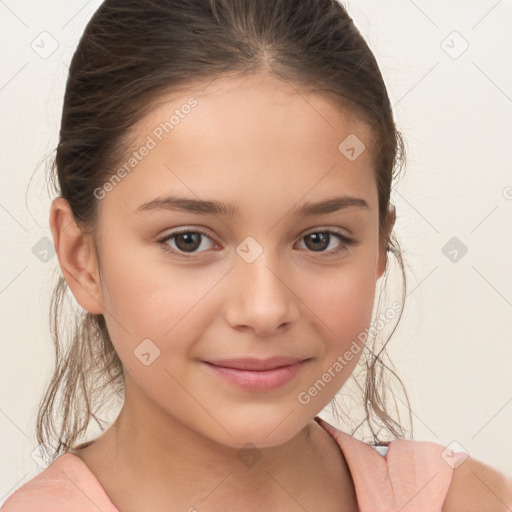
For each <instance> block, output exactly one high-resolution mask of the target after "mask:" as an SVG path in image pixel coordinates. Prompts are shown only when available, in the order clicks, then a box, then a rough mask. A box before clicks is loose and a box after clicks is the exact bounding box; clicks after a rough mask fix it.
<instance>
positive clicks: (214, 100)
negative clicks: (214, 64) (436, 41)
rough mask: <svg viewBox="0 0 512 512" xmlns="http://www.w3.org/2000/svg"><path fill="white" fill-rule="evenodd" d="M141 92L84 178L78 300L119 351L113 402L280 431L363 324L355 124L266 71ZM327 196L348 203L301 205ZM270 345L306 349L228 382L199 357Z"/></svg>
mask: <svg viewBox="0 0 512 512" xmlns="http://www.w3.org/2000/svg"><path fill="white" fill-rule="evenodd" d="M191 98H193V99H191ZM157 103H158V105H157V107H156V108H155V109H154V110H151V111H150V113H148V115H147V116H146V117H145V118H144V119H143V121H142V122H141V123H139V124H138V125H137V127H136V134H137V140H136V142H135V143H134V145H133V150H134V151H136V152H137V154H136V155H135V156H133V155H132V154H131V153H130V154H128V155H127V156H126V162H122V163H121V164H120V165H119V168H121V167H122V166H123V165H124V164H125V163H126V164H127V165H126V166H125V170H126V169H130V172H126V173H122V172H121V173H120V176H123V174H125V175H124V177H122V179H121V180H120V182H119V183H118V182H117V181H115V182H112V183H114V185H112V184H110V185H109V184H107V185H106V186H104V187H103V188H102V192H98V197H102V199H99V208H100V210H99V211H100V217H99V226H98V230H99V231H98V244H99V247H98V252H99V256H100V261H101V266H100V268H99V269H98V272H99V274H98V276H99V283H98V288H97V294H98V295H97V299H98V302H99V303H100V304H102V307H101V308H99V309H98V310H97V311H95V312H101V313H103V315H104V316H105V319H106V322H107V326H108V330H109V333H110V336H111V338H112V341H113V343H114V346H115V349H116V351H117V352H118V354H119V356H120V358H121V360H122V362H123V364H124V366H125V367H126V369H127V372H126V402H125V407H130V408H132V413H133V414H132V415H131V418H133V419H136V420H137V421H140V426H141V427H144V428H151V429H154V430H158V432H159V434H161V435H162V436H164V437H165V436H166V435H170V433H171V428H170V427H171V425H176V424H177V423H176V422H179V423H180V424H181V425H185V426H186V427H189V428H190V429H192V430H194V431H196V432H198V433H200V434H202V435H204V436H207V437H209V438H211V439H213V440H216V441H218V442H220V443H223V444H225V445H230V446H233V447H240V446H243V445H245V444H246V443H248V442H251V443H253V444H255V445H256V446H260V447H264V446H272V445H276V444H280V443H283V442H285V441H286V440H288V439H290V438H291V437H292V436H294V435H295V434H296V433H298V432H299V430H301V429H302V428H303V427H304V426H305V425H306V424H307V423H308V421H310V420H311V419H312V418H313V417H314V416H315V415H316V414H317V413H318V412H320V411H321V410H322V409H323V408H324V407H325V406H326V405H327V404H328V402H329V401H330V400H331V399H332V398H333V396H334V395H335V393H336V392H337V391H338V390H339V389H340V388H341V386H342V385H343V383H344V382H345V381H346V380H347V378H348V377H349V376H350V374H351V372H352V371H353V369H354V367H355V365H356V364H357V361H358V359H359V357H360V355H361V352H362V350H361V347H362V346H363V344H362V343H361V342H360V341H359V340H358V338H357V337H358V335H359V334H360V333H363V332H364V331H365V329H366V328H367V327H368V326H369V325H370V320H371V314H372V307H373V300H374V295H375V286H376V281H377V279H378V278H379V277H380V275H381V274H382V272H383V271H384V268H385V255H384V254H383V252H379V237H378V234H379V229H378V228H379V223H378V222H379V218H378V196H377V187H376V180H375V174H374V170H373V168H372V161H371V157H370V152H369V147H370V143H371V135H370V131H369V129H368V128H366V127H365V125H363V124H362V123H360V122H358V121H357V120H356V119H349V118H348V117H344V116H343V113H342V112H340V111H339V109H335V107H334V105H333V104H332V103H330V102H329V100H328V99H327V98H326V97H324V96H321V95H316V94H306V93H304V92H299V89H298V88H297V87H295V86H293V87H292V86H291V84H288V83H287V82H283V81H280V80H278V79H276V78H271V77H269V76H267V75H256V76H251V77H246V78H237V79H233V78H226V77H221V78H218V79H217V80H215V81H214V82H212V83H211V84H210V85H209V86H208V87H207V88H206V89H205V90H203V91H201V89H199V88H194V89H187V90H186V92H183V93H182V94H181V93H180V94H178V93H174V94H172V95H168V96H164V97H162V98H159V99H158V100H157ZM173 116H174V117H173ZM347 137H349V139H347ZM356 137H357V138H356ZM346 139H347V140H346ZM344 141H345V142H344ZM340 144H341V148H340ZM362 144H365V145H366V149H365V148H364V147H363V146H362ZM144 147H145V148H146V149H143V148H144ZM351 148H352V149H351ZM132 156H133V158H134V159H135V160H132V161H130V160H129V159H130V157H132ZM103 196H104V197H103ZM169 196H173V197H174V198H175V199H176V198H178V197H179V198H183V199H187V200H189V202H188V203H187V202H185V201H181V202H180V203H179V204H181V207H180V208H178V207H177V206H175V207H174V208H172V207H171V206H172V205H171V203H170V202H169V203H167V207H164V206H163V205H165V204H166V203H165V198H167V197H169ZM340 197H347V198H354V199H355V201H354V204H353V205H352V206H346V207H332V208H330V209H327V210H325V211H323V212H320V211H317V212H314V211H313V212H310V213H307V212H306V213H305V212H304V211H302V212H301V208H302V207H303V206H305V205H306V206H309V207H311V206H312V205H313V204H315V203H321V202H324V201H326V200H328V199H334V198H340ZM157 199H158V200H160V201H161V206H160V207H158V205H155V206H154V207H148V206H146V207H145V206H144V205H146V204H147V203H151V202H152V201H155V200H157ZM199 201H201V202H203V201H204V202H207V203H205V204H204V205H203V206H201V207H198V206H195V207H193V208H192V205H193V203H195V202H199ZM220 204H223V205H228V204H230V205H235V208H234V210H235V211H231V209H229V208H226V211H224V210H222V211H221V210H220V209H219V208H218V207H217V206H216V207H215V210H214V208H213V205H220ZM365 204H366V206H365ZM187 206H188V207H190V208H186V207H187ZM338 206H339V205H338ZM212 212H214V213H212ZM199 230H200V231H204V232H205V233H206V234H200V233H198V231H199ZM183 231H186V232H188V233H189V234H188V235H187V234H185V235H184V234H182V235H180V236H175V237H174V238H173V237H172V235H173V234H176V233H178V232H183ZM326 231H332V232H334V233H332V234H328V233H325V232H326ZM322 233H323V234H322ZM335 233H339V234H340V235H341V236H342V237H346V238H349V239H353V240H354V242H353V243H347V242H345V241H343V238H341V239H340V238H338V237H337V236H336V234H335ZM166 237H168V239H167V240H166V241H163V242H162V241H161V240H162V239H164V238H166ZM87 300H88V299H85V298H83V299H82V301H81V304H82V306H84V307H85V308H86V309H88V310H89V311H91V310H92V309H94V307H97V303H96V302H94V301H92V300H91V302H90V303H87ZM88 306H89V307H88ZM349 353H351V354H352V356H350V354H349ZM274 356H287V357H291V358H297V359H299V360H306V361H304V362H302V363H301V364H300V365H298V370H297V371H296V372H295V373H294V374H293V376H292V377H291V378H288V379H283V380H281V381H280V380H279V376H278V377H276V375H277V374H278V373H280V377H282V374H287V373H288V374H291V372H289V371H284V372H283V371H281V372H276V371H274V372H270V373H272V375H270V373H268V374H267V375H264V374H262V373H260V374H256V373H254V371H253V373H251V376H252V378H250V381H249V384H246V385H244V384H243V383H240V382H235V381H234V380H232V379H230V378H228V377H226V373H229V372H223V371H222V370H217V371H215V370H214V369H213V367H212V366H211V364H209V363H208V362H212V361H218V360H229V359H238V358H255V359H260V360H265V359H268V358H271V357H274ZM233 374H237V375H241V372H238V373H237V372H236V371H235V372H232V373H231V375H233ZM235 378H236V377H235ZM240 378H241V379H243V376H241V377H240ZM257 378H259V379H260V380H259V381H258V382H259V384H258V382H255V381H256V380H257ZM251 383H252V384H251Z"/></svg>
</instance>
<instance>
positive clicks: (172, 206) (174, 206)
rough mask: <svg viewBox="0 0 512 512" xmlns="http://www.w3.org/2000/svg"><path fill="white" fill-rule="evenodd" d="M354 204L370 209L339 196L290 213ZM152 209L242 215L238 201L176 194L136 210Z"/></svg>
mask: <svg viewBox="0 0 512 512" xmlns="http://www.w3.org/2000/svg"><path fill="white" fill-rule="evenodd" d="M353 206H356V207H360V208H365V209H369V206H368V203H367V202H366V201H365V200H364V199H362V198H359V197H352V196H338V197H332V198H329V199H325V200H323V201H318V202H314V203H312V202H310V201H308V202H306V203H304V204H302V205H298V206H295V207H294V208H292V210H291V211H290V212H289V213H291V214H292V215H298V216H310V215H321V214H326V213H332V212H336V211H338V210H343V209H346V208H350V207H353ZM151 210H172V211H184V212H188V213H198V214H202V215H226V216H230V217H239V216H240V206H239V205H238V204H236V203H229V202H228V203H223V202H221V201H216V200H200V199H193V198H186V197H178V196H176V195H171V196H167V197H158V198H156V199H153V200H152V201H149V202H147V203H143V204H141V205H140V206H138V207H137V208H136V210H135V211H136V213H142V212H146V211H151Z"/></svg>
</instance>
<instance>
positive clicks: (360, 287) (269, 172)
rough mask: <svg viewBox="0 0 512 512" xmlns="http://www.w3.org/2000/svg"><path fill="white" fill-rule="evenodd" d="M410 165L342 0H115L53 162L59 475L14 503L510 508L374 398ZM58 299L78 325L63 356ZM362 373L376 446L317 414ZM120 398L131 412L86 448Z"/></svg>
mask: <svg viewBox="0 0 512 512" xmlns="http://www.w3.org/2000/svg"><path fill="white" fill-rule="evenodd" d="M402 157H403V145H402V141H401V137H400V135H399V133H398V132H397V130H396V128H395V125H394V120H393V115H392V112H391V108H390V102H389V99H388V95H387V91H386V88H385V85H384V82H383V79H382V76H381V73H380V71H379V68H378V66H377V63H376V61H375V59H374V56H373V54H372V53H371V51H370V50H369V48H368V46H367V45H366V43H365V41H364V39H363V37H362V36H361V34H360V33H359V32H358V30H357V29H356V28H355V26H354V24H353V22H352V20H351V18H350V17H349V16H348V14H347V12H346V11H345V9H344V8H343V7H342V6H341V4H339V3H337V2H336V1H334V0H300V1H297V0H272V1H267V0H259V1H255V0H150V1H146V2H140V1H136V0H106V1H105V2H104V3H103V4H102V6H101V7H100V8H99V9H98V11H97V12H96V13H95V15H94V16H93V18H92V19H91V21H90V22H89V24H88V26H87V27H86V29H85V32H84V34H83V36H82V39H81V41H80V44H79V45H78V48H77V50H76V52H75V54H74V57H73V59H72V62H71V67H70V72H69V79H68V82H67V87H66V93H65V98H64V107H63V113H62V125H61V131H60V141H59V145H58V148H57V154H56V161H55V164H56V169H57V174H58V185H59V189H57V190H58V192H59V197H57V198H56V199H54V201H53V202H52V206H51V212H50V225H51V230H52V234H53V238H54V244H55V249H56V252H57V255H58V259H59V263H60V267H61V269H62V273H63V277H62V278H61V279H60V281H59V283H58V286H57V288H56V291H55V295H54V302H53V304H52V314H53V315H54V323H53V325H52V330H53V333H54V337H55V341H56V347H57V361H56V362H57V368H56V370H55V374H54V377H53V379H52V382H51V383H50V386H49V388H48V390H47V393H46V395H45V397H44V400H43V403H42V404H41V408H40V412H39V416H38V440H39V442H40V443H41V444H42V446H43V447H45V448H46V449H47V450H48V452H49V453H51V457H50V462H51V463H50V465H49V466H48V467H47V468H46V469H45V470H43V471H42V472H41V473H40V474H39V475H37V476H36V477H35V478H33V479H32V480H30V481H29V482H27V483H26V484H24V485H23V486H22V487H21V488H20V489H18V490H17V491H16V492H15V493H14V494H13V495H12V496H11V497H9V499H8V500H7V501H6V503H5V504H4V507H3V508H2V510H3V511H5V512H14V511H22V510H23V511H27V510H34V511H35V510H37V511H46V512H49V511H54V512H56V511H64V510H65V511H76V512H78V511H80V512H83V511H86V510H87V511H89V510H102V511H110V512H113V511H121V512H132V511H137V512H144V511H152V512H154V511H159V510H166V511H169V510H172V511H175V510H176V511H178V510H184V511H196V510H197V511H220V510H222V511H235V510H246V511H261V510H274V511H287V512H290V511H304V510H308V511H313V510H319V509H321V510H324V511H333V512H334V511H347V512H348V511H351V512H353V511H356V510H361V511H372V512H374V511H399V510H400V511H404V512H405V511H416V512H417V511H429V512H432V511H444V512H455V511H465V512H470V511H473V510H474V511H483V510H485V511H505V510H511V507H512V491H511V490H510V488H509V486H508V484H507V482H506V481H505V478H504V476H503V475H501V474H500V473H498V472H497V471H495V470H494V469H492V468H490V467H488V466H486V465H484V464H483V463H481V462H479V461H476V460H474V459H472V458H470V457H467V456H466V454H465V453H463V452H459V453H457V452H454V451H453V450H450V449H449V448H446V447H444V446H441V445H438V444H435V443H431V442H425V441H412V440H406V439H403V437H404V435H403V432H402V429H401V426H400V424H399V423H398V422H397V421H395V420H393V419H392V416H391V415H390V414H389V412H388V410H387V408H386V405H385V402H384V400H383V397H382V396H381V393H382V392H383V390H384V384H383V381H382V380H381V378H380V372H381V369H382V365H383V363H382V360H381V358H380V352H379V353H375V352H374V351H373V350H372V347H371V339H372V337H373V336H372V334H374V333H375V330H373V331H371V330H370V329H369V326H370V323H371V320H372V315H373V303H374V298H375V289H376V283H377V281H378V280H379V279H380V278H381V277H383V275H384V273H385V271H386V270H387V268H388V260H387V256H388V254H393V255H394V256H395V257H397V259H398V261H399V263H400V264H402V260H401V253H400V248H399V245H398V243H397V241H396V238H394V235H393V232H392V230H393V225H394V222H395V218H396V213H395V210H394V207H393V206H392V205H391V204H390V194H391V183H392V179H393V177H394V170H395V168H396V164H397V163H399V162H400V160H401V159H402ZM402 270H403V265H402ZM66 286H68V287H69V290H70V291H71V293H72V294H73V296H74V298H75V299H76V301H77V302H78V304H79V305H80V306H81V308H83V310H85V311H84V312H82V313H80V312H79V311H77V312H76V313H77V318H78V319H79V321H78V322H77V325H76V330H75V333H74V336H73V339H72V343H71V346H70V349H69V351H68V352H67V353H66V354H65V356H64V358H62V357H61V353H60V350H61V349H60V341H59V326H60V324H59V316H58V311H57V309H56V308H57V307H58V306H59V305H60V304H61V303H62V300H63V299H64V294H65V293H66V290H67V288H66ZM398 306H399V307H398V308H395V311H401V310H402V309H403V304H400V303H398ZM80 317H81V319H80ZM362 368H363V369H365V370H366V389H365V390H364V396H363V401H364V404H365V407H366V411H367V416H366V418H365V419H366V423H367V424H368V428H369V429H370V431H371V432H372V434H373V436H374V442H373V443H372V444H368V443H365V442H363V441H360V440H357V439H356V438H355V437H353V436H352V435H349V434H347V433H344V432H342V431H341V430H338V429H336V428H334V427H333V426H332V425H330V424H329V423H327V422H325V421H324V420H322V419H320V417H319V416H318V413H319V412H320V411H322V409H324V407H326V406H327V405H328V404H329V402H330V401H331V400H332V399H333V397H334V396H335V395H336V393H337V392H338V391H339V390H340V388H341V387H342V386H343V385H344V384H345V383H346V381H347V379H348V378H349V377H350V376H351V375H352V373H358V372H360V371H362V370H361V369H362ZM110 385H113V389H114V390H115V391H116V392H117V393H118V394H119V395H120V396H122V398H123V405H122V409H121V411H120V413H119V415H118V416H117V418H116V419H115V421H114V423H113V424H112V425H110V427H109V428H108V429H107V430H105V431H104V432H103V433H102V435H100V436H99V437H98V438H97V439H95V440H92V441H89V442H86V443H83V444H81V445H77V444H76V442H75V441H76V440H77V439H78V437H79V435H80V434H82V433H84V432H85V429H86V427H87V425H88V423H89V420H90V418H91V416H92V417H93V418H94V419H95V420H97V421H98V419H97V417H96V415H95V414H94V405H95V397H97V396H98V395H99V394H101V393H102V392H103V391H104V390H106V389H107V388H108V386H110ZM59 392H61V393H62V395H61V398H60V403H58V404H56V403H55V399H56V397H57V395H58V394H59ZM80 393H81V394H82V395H80ZM80 398H81V399H82V401H83V404H80ZM80 405H81V407H82V408H81V409H80ZM57 408H58V409H62V412H63V418H62V424H61V425H60V426H59V427H56V426H55V423H54V411H56V410H57ZM82 413H83V415H82ZM347 414H348V413H347ZM377 427H378V428H380V431H379V432H376V430H377ZM386 431H387V432H388V433H389V434H390V435H391V436H392V437H393V438H394V439H393V440H392V441H391V442H388V443H387V445H386V444H385V443H382V442H380V437H381V435H382V434H383V433H385V432H386ZM52 440H56V441H57V444H56V445H55V446H52V442H51V441H52ZM52 449H53V451H52Z"/></svg>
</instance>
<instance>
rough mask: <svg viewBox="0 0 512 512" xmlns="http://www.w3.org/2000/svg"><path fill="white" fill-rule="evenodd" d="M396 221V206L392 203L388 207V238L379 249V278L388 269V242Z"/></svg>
mask: <svg viewBox="0 0 512 512" xmlns="http://www.w3.org/2000/svg"><path fill="white" fill-rule="evenodd" d="M395 221H396V209H395V206H394V205H392V204H390V205H389V208H388V218H387V227H386V238H385V240H384V243H383V244H382V245H381V246H380V249H379V265H378V268H377V279H379V278H380V277H381V276H382V274H383V273H384V271H385V270H386V263H387V258H388V251H387V247H388V242H389V237H390V236H391V231H392V230H393V226H394V225H395Z"/></svg>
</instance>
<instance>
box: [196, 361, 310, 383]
mask: <svg viewBox="0 0 512 512" xmlns="http://www.w3.org/2000/svg"><path fill="white" fill-rule="evenodd" d="M307 361H309V359H300V358H292V357H284V356H278V357H272V358H270V359H247V358H246V359H224V360H217V361H203V362H204V363H205V365H206V367H207V368H208V369H209V370H210V371H211V372H213V373H214V375H216V376H217V377H220V378H222V379H224V380H226V381H228V382H229V383H231V384H233V385H236V386H238V387H242V388H243V389H246V390H248V391H257V392H269V391H273V390H275V389H278V388H280V387H281V386H284V385H285V384H286V383H288V382H290V381H291V380H292V379H293V378H294V377H295V376H296V375H297V373H298V372H299V371H300V370H301V369H302V367H303V366H304V365H305V363H306V362H307Z"/></svg>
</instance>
